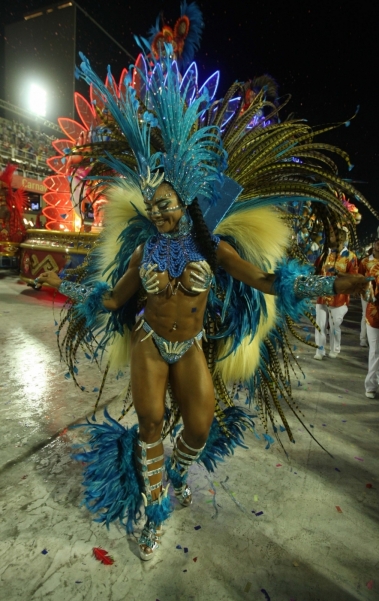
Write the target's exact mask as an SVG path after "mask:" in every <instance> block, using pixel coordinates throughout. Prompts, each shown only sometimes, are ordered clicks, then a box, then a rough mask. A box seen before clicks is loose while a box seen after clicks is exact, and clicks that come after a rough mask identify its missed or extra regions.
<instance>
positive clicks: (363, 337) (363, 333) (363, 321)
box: [360, 298, 367, 342]
mask: <svg viewBox="0 0 379 601" xmlns="http://www.w3.org/2000/svg"><path fill="white" fill-rule="evenodd" d="M361 303H362V319H361V334H360V339H361V342H367V329H366V307H367V302H366V301H365V300H363V298H361Z"/></svg>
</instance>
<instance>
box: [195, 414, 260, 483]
mask: <svg viewBox="0 0 379 601" xmlns="http://www.w3.org/2000/svg"><path fill="white" fill-rule="evenodd" d="M224 413H225V418H224V419H223V423H224V425H225V427H226V429H227V431H228V433H229V436H227V435H226V434H225V433H224V431H223V430H222V428H221V427H220V425H219V423H218V421H217V420H216V418H214V420H213V423H212V426H211V429H210V432H209V436H208V440H207V443H206V445H205V449H204V450H203V451H202V453H201V455H200V458H199V459H198V463H202V464H203V465H204V466H205V468H206V469H207V470H208V472H214V471H215V469H216V468H217V464H218V463H219V462H220V461H224V460H225V458H226V457H230V455H233V454H234V449H235V448H236V447H237V446H239V447H242V448H244V449H247V446H246V445H245V444H244V442H243V438H244V435H243V433H244V432H245V431H246V430H247V429H249V430H253V431H254V433H255V424H254V421H253V420H254V418H256V417H257V416H256V415H251V414H249V413H246V412H245V411H244V410H243V409H241V408H240V407H228V408H227V409H225V411H224Z"/></svg>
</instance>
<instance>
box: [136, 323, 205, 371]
mask: <svg viewBox="0 0 379 601" xmlns="http://www.w3.org/2000/svg"><path fill="white" fill-rule="evenodd" d="M141 328H143V329H144V330H145V332H147V336H144V337H143V338H142V339H141V340H140V342H144V340H147V339H148V338H150V336H151V337H152V339H153V340H154V342H155V346H156V347H157V349H158V351H159V354H160V356H161V357H162V359H163V360H164V361H166V363H168V364H171V363H176V362H177V361H179V359H181V358H182V357H183V355H184V354H185V353H186V352H187V351H188V350H189V349H190V348H191V346H192V345H193V344H194V343H195V344H196V346H197V348H198V349H199V350H202V349H201V345H200V342H199V340H201V339H202V338H203V330H201V332H199V333H198V334H197V335H196V336H194V337H193V338H190V339H189V340H183V342H171V341H170V340H166V338H163V337H162V336H159V335H158V334H157V333H156V332H154V330H153V328H151V327H150V326H149V324H148V323H147V321H145V320H144V319H142V320H141V323H140V324H139V325H138V327H137V328H136V332H137V331H138V330H140V329H141Z"/></svg>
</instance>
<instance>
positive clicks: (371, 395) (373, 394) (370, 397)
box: [365, 392, 376, 399]
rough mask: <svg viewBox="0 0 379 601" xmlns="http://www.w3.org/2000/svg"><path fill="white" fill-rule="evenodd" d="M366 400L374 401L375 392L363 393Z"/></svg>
mask: <svg viewBox="0 0 379 601" xmlns="http://www.w3.org/2000/svg"><path fill="white" fill-rule="evenodd" d="M365 394H366V396H367V398H368V399H375V398H376V394H375V392H366V393H365Z"/></svg>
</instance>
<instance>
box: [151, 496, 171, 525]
mask: <svg viewBox="0 0 379 601" xmlns="http://www.w3.org/2000/svg"><path fill="white" fill-rule="evenodd" d="M171 513H172V507H171V499H170V497H169V496H167V497H165V498H164V499H162V500H161V502H160V503H157V504H156V505H148V506H147V507H145V515H146V517H147V518H148V519H149V520H150V521H152V522H154V524H163V522H164V521H165V520H167V519H168V518H169V517H170V515H171Z"/></svg>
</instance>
